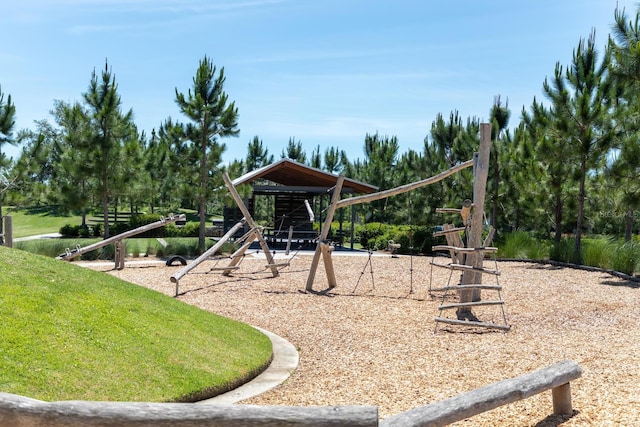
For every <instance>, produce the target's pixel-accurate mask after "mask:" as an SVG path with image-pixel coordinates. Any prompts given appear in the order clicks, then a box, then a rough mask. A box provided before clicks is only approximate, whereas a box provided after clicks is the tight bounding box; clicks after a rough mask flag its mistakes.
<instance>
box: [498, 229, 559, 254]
mask: <svg viewBox="0 0 640 427" xmlns="http://www.w3.org/2000/svg"><path fill="white" fill-rule="evenodd" d="M498 246H499V250H498V254H499V256H500V257H501V258H514V259H535V260H541V259H546V258H547V256H548V247H547V245H545V244H544V242H542V241H540V240H539V239H536V238H535V237H533V236H532V235H531V234H530V233H528V232H526V231H514V232H511V233H506V234H504V235H503V236H502V238H501V242H500V243H499V244H498Z"/></svg>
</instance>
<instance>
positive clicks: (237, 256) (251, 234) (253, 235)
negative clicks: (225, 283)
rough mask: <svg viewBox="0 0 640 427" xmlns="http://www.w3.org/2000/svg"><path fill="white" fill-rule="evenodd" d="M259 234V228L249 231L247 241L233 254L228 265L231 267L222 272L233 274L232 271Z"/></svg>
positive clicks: (223, 273) (226, 274)
mask: <svg viewBox="0 0 640 427" xmlns="http://www.w3.org/2000/svg"><path fill="white" fill-rule="evenodd" d="M257 234H258V230H251V231H249V233H247V235H246V236H245V237H246V241H245V242H244V244H243V245H242V246H241V247H240V248H239V249H238V250H237V251H235V252H234V253H232V254H231V262H229V265H228V266H227V267H229V269H228V270H224V271H223V272H222V275H223V276H228V275H229V274H231V272H232V271H233V270H234V267H235V266H237V265H238V264H240V261H241V260H242V257H243V256H244V253H245V252H246V251H247V249H249V246H251V244H252V243H253V241H254V240H256V235H257Z"/></svg>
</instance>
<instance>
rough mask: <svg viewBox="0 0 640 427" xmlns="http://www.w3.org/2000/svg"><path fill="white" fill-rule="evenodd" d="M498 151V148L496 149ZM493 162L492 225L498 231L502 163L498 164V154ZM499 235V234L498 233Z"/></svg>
mask: <svg viewBox="0 0 640 427" xmlns="http://www.w3.org/2000/svg"><path fill="white" fill-rule="evenodd" d="M496 151H497V150H496ZM494 154H495V155H496V158H495V161H494V162H493V206H492V207H491V226H492V227H493V229H494V230H496V233H497V232H498V197H500V191H499V190H500V188H499V184H500V165H499V164H498V155H497V153H494ZM496 237H497V235H496Z"/></svg>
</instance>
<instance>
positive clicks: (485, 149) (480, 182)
mask: <svg viewBox="0 0 640 427" xmlns="http://www.w3.org/2000/svg"><path fill="white" fill-rule="evenodd" d="M490 151H491V125H490V124H487V123H483V124H481V125H480V149H479V152H478V153H476V154H475V155H474V158H473V159H471V160H468V161H466V162H464V163H461V164H459V165H456V166H454V167H452V168H450V169H449V170H447V171H444V172H441V173H439V174H438V175H435V176H432V177H430V178H426V179H423V180H421V181H416V182H412V183H409V184H405V185H402V186H399V187H396V188H392V189H389V190H385V191H379V192H376V193H373V194H366V195H362V196H355V197H349V198H345V199H342V200H341V199H340V195H341V189H342V186H343V183H344V180H345V177H344V176H343V175H340V176H338V178H337V181H336V185H335V186H334V187H333V188H332V189H331V191H332V193H331V194H332V196H331V202H330V204H329V206H328V207H327V209H326V211H325V219H324V223H323V226H322V229H321V231H320V234H319V236H318V238H317V244H316V249H315V252H314V255H313V259H312V262H311V266H310V268H309V274H308V277H307V282H306V287H305V290H306V292H312V293H319V292H320V293H321V292H326V291H328V290H331V289H333V288H335V287H336V286H337V280H336V275H335V271H334V266H333V261H332V258H331V254H332V252H333V247H332V246H331V242H330V241H329V240H328V236H329V233H330V230H331V223H332V222H333V219H334V215H335V213H336V211H337V210H338V209H340V208H345V207H348V206H352V205H356V204H362V203H369V202H372V201H375V200H380V199H385V198H388V197H391V196H395V195H398V194H403V193H406V192H409V191H412V190H415V189H418V188H421V187H424V186H427V185H431V184H435V183H437V182H439V181H441V180H443V179H445V178H447V177H449V176H451V175H453V174H455V173H456V172H459V171H461V170H463V169H466V168H469V167H473V171H474V173H473V176H474V184H473V200H466V201H465V202H464V203H463V206H462V208H460V209H439V212H442V213H455V214H459V215H460V216H461V218H462V221H463V226H462V227H453V226H452V225H447V226H446V229H444V230H443V231H442V232H440V233H437V234H436V235H442V236H446V237H447V245H444V246H443V245H438V246H435V247H434V248H433V249H434V250H446V251H449V252H450V254H451V262H450V263H449V264H446V265H444V264H435V265H437V266H439V267H443V268H448V269H450V270H452V271H453V270H457V271H462V277H461V280H460V283H456V284H453V283H449V284H447V285H446V286H444V287H443V288H442V289H443V290H445V291H455V292H457V293H458V296H459V302H458V303H455V304H443V305H442V306H441V307H440V309H441V312H442V311H445V310H448V309H455V310H456V316H457V317H456V318H447V317H445V316H442V315H441V316H438V317H436V319H435V321H436V322H441V323H447V324H453V325H467V326H469V325H472V326H478V327H484V328H490V329H501V330H508V329H509V326H508V325H507V324H506V318H505V317H504V310H503V311H502V313H503V319H504V324H498V323H495V322H493V323H492V322H480V321H478V319H477V318H476V316H475V315H474V314H473V313H472V311H471V310H472V308H474V307H480V306H488V305H502V304H503V302H502V301H501V300H500V299H497V300H495V301H482V300H481V291H482V290H491V291H498V292H499V290H500V287H499V285H487V284H483V282H482V274H487V273H490V274H494V275H496V276H497V275H499V272H498V271H493V270H491V269H485V268H484V267H483V259H484V257H485V254H486V253H495V252H496V250H497V249H496V248H493V247H489V246H488V244H489V243H490V241H491V238H492V233H489V236H487V238H486V239H484V241H483V237H482V236H483V230H484V225H483V219H484V199H485V193H486V183H487V175H488V169H489V155H490ZM223 178H224V182H225V185H226V187H227V189H228V190H229V193H230V194H231V196H232V197H233V199H234V201H235V203H236V205H237V206H238V208H239V209H240V210H241V211H242V215H244V216H243V218H242V220H241V221H240V222H238V223H237V224H236V225H235V226H234V227H233V228H232V229H230V230H229V231H228V232H227V233H226V234H225V235H224V236H223V237H222V238H221V239H220V240H219V241H218V243H216V245H215V246H213V247H212V248H211V249H209V250H208V251H207V252H205V253H203V254H202V255H201V256H200V257H199V258H197V259H196V260H194V261H193V262H192V263H190V264H189V265H187V266H185V267H184V268H183V269H181V270H180V271H178V272H176V273H175V274H174V275H173V276H171V281H172V282H173V283H175V285H176V295H177V294H178V285H179V280H180V279H181V278H182V277H183V276H184V275H185V274H187V273H188V272H189V271H191V270H192V269H193V268H195V267H196V266H197V265H198V264H200V263H201V262H202V261H204V260H205V259H207V258H208V257H210V256H211V255H212V254H214V253H215V252H216V251H217V250H218V249H219V248H220V247H221V246H222V245H223V244H224V243H225V242H227V241H228V240H229V239H231V238H232V237H233V236H234V235H235V233H236V232H237V231H238V230H239V229H240V228H242V227H243V226H244V225H245V224H246V225H248V227H249V231H248V232H247V233H246V234H245V235H244V236H243V237H242V238H241V239H239V240H238V241H237V242H240V243H242V246H241V247H240V248H239V249H238V250H237V251H236V252H235V253H234V254H232V255H231V256H230V261H229V264H228V265H226V266H223V267H216V268H215V269H216V270H220V271H221V272H222V274H223V275H229V274H230V273H231V272H232V271H233V270H235V269H237V268H238V265H237V264H238V263H239V262H240V260H241V259H242V257H243V256H244V255H245V253H246V251H247V249H248V248H249V246H250V245H251V243H252V242H253V241H255V240H258V242H259V244H260V247H261V249H262V251H263V252H264V254H265V256H266V259H267V264H266V266H265V268H269V269H271V272H272V275H273V277H277V276H278V275H279V271H278V268H280V267H286V266H288V265H289V264H288V263H282V264H277V263H275V262H274V258H273V255H272V253H271V251H270V249H269V246H268V244H267V242H266V240H265V238H264V236H263V229H262V227H260V226H258V225H257V224H256V223H255V221H254V220H253V218H252V216H251V214H250V212H249V210H248V209H247V207H246V206H245V204H244V203H243V201H242V199H241V197H240V195H239V194H238V192H237V191H236V189H235V187H234V185H233V183H232V181H231V180H230V179H229V176H228V175H227V174H226V173H225V174H223ZM460 233H464V234H465V235H466V236H467V242H466V244H465V243H464V242H462V239H461V238H460ZM320 258H322V260H323V263H324V268H325V272H326V277H327V281H328V288H327V289H325V290H322V291H316V290H314V282H315V277H316V272H317V269H318V266H319V263H320ZM436 324H437V323H436Z"/></svg>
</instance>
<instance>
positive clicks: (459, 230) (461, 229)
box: [433, 227, 467, 237]
mask: <svg viewBox="0 0 640 427" xmlns="http://www.w3.org/2000/svg"><path fill="white" fill-rule="evenodd" d="M466 229H467V228H466V227H457V228H450V229H449V230H442V231H436V232H435V233H433V237H440V236H446V235H447V234H453V233H460V232H462V231H464V230H466Z"/></svg>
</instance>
